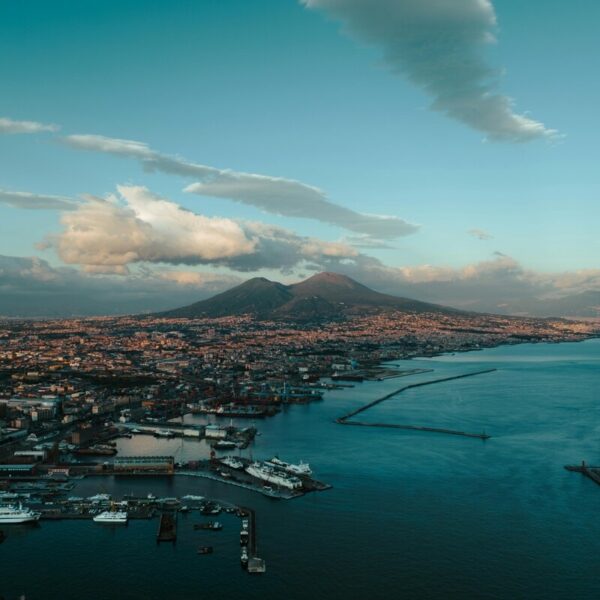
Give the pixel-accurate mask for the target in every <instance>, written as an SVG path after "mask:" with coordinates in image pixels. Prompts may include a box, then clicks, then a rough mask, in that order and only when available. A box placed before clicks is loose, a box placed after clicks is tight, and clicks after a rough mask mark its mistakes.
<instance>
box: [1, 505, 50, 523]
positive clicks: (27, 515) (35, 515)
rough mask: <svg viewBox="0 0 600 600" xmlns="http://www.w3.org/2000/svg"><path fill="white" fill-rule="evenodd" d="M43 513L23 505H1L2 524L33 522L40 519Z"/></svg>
mask: <svg viewBox="0 0 600 600" xmlns="http://www.w3.org/2000/svg"><path fill="white" fill-rule="evenodd" d="M40 517H41V513H39V512H33V511H32V510H30V509H29V508H23V507H22V506H0V524H3V525H4V524H7V525H9V524H11V523H15V524H17V523H31V522H33V521H37V520H39V518H40Z"/></svg>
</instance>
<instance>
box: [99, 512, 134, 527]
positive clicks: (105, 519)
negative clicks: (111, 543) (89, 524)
mask: <svg viewBox="0 0 600 600" xmlns="http://www.w3.org/2000/svg"><path fill="white" fill-rule="evenodd" d="M94 521H95V522H96V523H107V524H109V525H126V524H127V513H126V512H125V511H110V510H106V511H104V512H101V513H100V514H97V515H96V516H95V517H94Z"/></svg>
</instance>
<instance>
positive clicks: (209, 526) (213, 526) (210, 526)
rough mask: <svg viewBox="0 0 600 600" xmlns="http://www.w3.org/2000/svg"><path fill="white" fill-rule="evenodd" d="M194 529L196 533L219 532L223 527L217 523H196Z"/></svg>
mask: <svg viewBox="0 0 600 600" xmlns="http://www.w3.org/2000/svg"><path fill="white" fill-rule="evenodd" d="M194 529H195V530H196V531H199V530H205V531H221V529H223V525H221V523H219V521H209V522H208V523H196V524H195V525H194Z"/></svg>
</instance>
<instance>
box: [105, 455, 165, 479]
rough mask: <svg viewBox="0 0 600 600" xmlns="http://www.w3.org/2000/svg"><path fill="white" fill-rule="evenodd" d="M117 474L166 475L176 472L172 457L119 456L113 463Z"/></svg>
mask: <svg viewBox="0 0 600 600" xmlns="http://www.w3.org/2000/svg"><path fill="white" fill-rule="evenodd" d="M113 469H114V471H115V473H142V472H148V473H165V474H169V475H171V474H172V473H173V471H174V470H175V460H174V458H173V457H172V456H119V457H116V458H115V459H114V461H113Z"/></svg>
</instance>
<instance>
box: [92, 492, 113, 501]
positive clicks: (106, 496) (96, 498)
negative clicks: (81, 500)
mask: <svg viewBox="0 0 600 600" xmlns="http://www.w3.org/2000/svg"><path fill="white" fill-rule="evenodd" d="M88 500H91V501H92V502H110V495H109V494H96V495H95V496H90V497H89V498H88Z"/></svg>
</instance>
